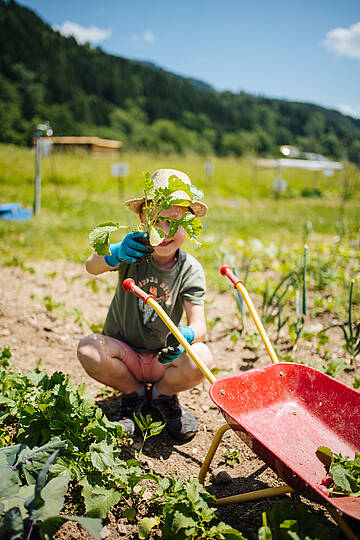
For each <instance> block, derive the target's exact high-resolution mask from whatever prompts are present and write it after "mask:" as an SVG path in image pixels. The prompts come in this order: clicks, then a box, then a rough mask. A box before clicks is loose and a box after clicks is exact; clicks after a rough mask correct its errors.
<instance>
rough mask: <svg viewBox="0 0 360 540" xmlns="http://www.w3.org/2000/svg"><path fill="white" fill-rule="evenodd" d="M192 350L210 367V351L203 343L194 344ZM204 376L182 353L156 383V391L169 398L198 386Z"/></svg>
mask: <svg viewBox="0 0 360 540" xmlns="http://www.w3.org/2000/svg"><path fill="white" fill-rule="evenodd" d="M191 348H192V349H194V351H195V352H196V353H197V354H198V356H199V357H200V358H201V360H202V361H203V362H204V364H205V365H206V366H207V367H208V368H209V369H210V368H211V367H212V355H211V352H210V349H209V348H208V347H207V346H206V345H205V344H204V343H194V344H193V345H192V346H191ZM203 378H204V375H203V374H202V373H201V371H200V370H199V368H198V367H197V365H196V364H195V363H194V361H193V360H192V359H191V358H190V357H189V356H188V355H187V354H186V352H184V353H183V354H182V355H181V356H179V358H178V359H177V360H175V361H174V362H173V363H172V364H170V365H169V367H168V369H167V370H166V372H165V374H164V376H163V377H162V378H161V379H160V380H159V381H158V382H157V383H156V389H157V390H158V392H159V393H160V394H164V395H166V396H171V395H173V394H177V393H178V392H183V391H184V390H189V389H190V388H194V386H196V385H198V384H199V383H200V382H201V381H202V379H203Z"/></svg>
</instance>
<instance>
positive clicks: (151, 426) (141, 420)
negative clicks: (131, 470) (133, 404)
mask: <svg viewBox="0 0 360 540" xmlns="http://www.w3.org/2000/svg"><path fill="white" fill-rule="evenodd" d="M134 420H135V422H136V423H137V425H138V426H139V428H140V431H141V435H142V438H143V441H142V445H141V448H140V450H139V454H138V457H140V456H141V454H142V451H143V448H144V444H145V442H146V441H147V439H150V437H154V436H155V435H159V434H160V433H161V432H162V430H163V429H164V427H165V424H162V423H161V422H154V420H153V419H152V418H151V415H150V414H147V415H146V416H143V415H142V414H141V413H139V417H137V416H136V414H135V413H134Z"/></svg>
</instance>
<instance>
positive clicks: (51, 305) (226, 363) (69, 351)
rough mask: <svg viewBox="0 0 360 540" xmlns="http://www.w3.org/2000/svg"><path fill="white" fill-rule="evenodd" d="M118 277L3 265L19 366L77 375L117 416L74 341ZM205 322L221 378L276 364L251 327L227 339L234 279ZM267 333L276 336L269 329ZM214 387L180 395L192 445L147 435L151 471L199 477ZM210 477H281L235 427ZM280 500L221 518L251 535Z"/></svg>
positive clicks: (128, 532) (268, 480)
mask: <svg viewBox="0 0 360 540" xmlns="http://www.w3.org/2000/svg"><path fill="white" fill-rule="evenodd" d="M116 280H117V275H116V273H108V274H106V275H103V276H100V277H99V278H94V277H93V276H90V275H89V274H87V273H86V271H85V270H84V268H83V267H82V266H80V265H78V264H73V263H69V262H65V261H62V260H57V261H53V262H47V263H33V264H30V263H29V264H27V265H26V266H23V267H19V266H9V267H4V266H3V267H0V293H1V294H0V347H4V346H9V347H10V350H11V352H12V359H11V361H12V363H13V366H14V367H15V368H16V369H19V370H21V371H22V372H24V373H27V372H28V371H29V370H30V369H32V368H35V367H37V368H41V369H45V370H46V371H47V372H48V374H51V373H52V372H54V371H62V372H64V373H70V374H71V375H72V377H73V379H74V380H75V381H76V382H77V383H81V382H85V383H86V384H87V386H88V389H89V390H90V392H91V393H92V394H93V396H94V397H95V399H96V401H97V402H98V404H99V406H101V407H102V408H103V410H104V411H105V412H106V414H107V415H108V416H109V418H110V419H111V417H112V415H114V414H115V411H116V406H117V402H118V395H119V394H118V393H116V392H114V391H112V389H109V388H106V387H104V386H103V385H102V384H99V383H97V382H96V381H93V380H92V379H90V378H89V377H88V376H87V375H86V373H85V372H84V371H83V370H82V368H81V366H80V364H79V362H78V361H77V358H76V348H77V344H78V342H79V340H80V339H81V338H82V337H84V336H85V335H87V334H89V333H91V331H90V329H89V325H88V323H91V324H100V323H102V322H103V321H104V319H105V316H106V312H107V308H108V306H109V303H110V301H111V298H112V295H113V293H114V290H115V286H116ZM255 303H256V302H255ZM46 304H47V308H46ZM216 318H218V319H216ZM207 319H208V321H209V336H208V345H209V347H210V349H211V351H212V354H213V357H214V364H215V367H216V368H217V369H218V370H219V371H218V375H217V377H223V376H228V375H232V374H236V373H239V372H242V371H246V370H248V369H252V368H254V367H261V366H264V365H266V364H268V363H269V358H268V356H267V354H266V351H265V349H264V347H263V346H261V347H259V348H258V349H256V350H250V349H248V348H246V347H245V346H244V339H243V335H244V333H243V334H242V335H241V336H240V338H239V339H238V341H233V340H231V338H230V335H231V333H232V331H233V330H234V328H239V321H238V318H237V315H236V305H235V302H234V300H233V297H232V293H231V287H230V284H229V292H226V293H223V294H220V293H219V292H215V291H209V292H208V303H207ZM216 320H217V322H216V324H214V323H215V321H216ZM332 322H334V321H333V320H332V319H331V316H330V315H329V314H328V315H327V316H323V317H322V316H320V317H319V316H318V317H317V318H316V320H315V319H314V320H309V321H308V322H307V328H309V329H310V330H312V331H313V332H318V331H319V330H321V329H322V328H324V327H325V326H327V325H328V324H331V323H332ZM246 325H247V329H248V331H254V330H255V328H254V327H253V323H252V321H251V320H250V318H248V319H247V322H246ZM269 337H270V339H273V338H274V336H272V334H271V331H270V332H269ZM341 338H342V335H341V334H340V333H339V334H337V333H336V332H335V334H334V337H332V339H331V340H330V343H329V344H328V345H327V349H329V350H331V351H332V353H333V354H334V357H335V358H336V357H337V356H344V351H343V349H342V339H341ZM276 346H277V348H278V349H279V350H281V351H282V352H283V353H286V352H287V351H288V350H289V347H290V343H289V341H287V340H286V339H285V337H284V338H282V337H280V340H279V342H278V343H277V345H276ZM291 354H292V356H293V357H294V358H296V359H297V360H298V361H301V360H304V361H305V362H306V363H307V364H311V363H312V362H316V361H321V359H320V357H319V356H318V354H317V352H316V340H315V341H312V342H307V341H304V342H301V343H300V344H299V346H298V348H297V350H296V352H293V351H292V352H291ZM349 368H350V366H349ZM355 376H360V367H359V366H358V367H357V368H356V369H353V368H352V369H349V370H346V371H345V372H344V373H342V374H341V376H340V377H338V378H339V379H340V380H342V381H343V382H345V383H346V384H348V385H349V386H352V382H353V381H354V378H355ZM208 389H209V384H208V383H207V382H206V381H205V382H203V383H202V384H200V385H199V386H198V387H197V388H194V389H192V390H190V391H186V392H183V393H182V394H181V400H182V402H183V403H184V404H185V405H186V406H187V407H188V408H190V409H191V410H192V411H193V413H194V414H195V415H196V417H197V419H198V421H199V432H198V434H197V435H196V436H195V437H194V438H193V439H192V440H191V441H189V442H187V443H185V444H179V443H175V442H174V440H172V438H171V437H170V436H169V435H168V434H167V433H166V432H162V433H161V434H160V435H159V436H157V437H155V438H153V439H150V440H149V441H147V443H146V445H145V449H144V453H143V457H142V460H143V465H144V468H148V469H153V470H154V472H155V473H158V474H161V475H163V474H168V475H170V474H172V473H175V474H176V475H178V476H179V477H180V479H183V480H186V479H189V478H195V477H197V475H198V473H199V468H200V466H201V464H202V463H203V460H204V456H205V454H206V452H207V449H208V447H209V445H210V443H211V441H212V439H213V437H214V434H215V433H216V431H217V430H218V428H219V427H220V426H221V425H223V424H224V420H223V418H222V415H221V413H220V411H219V409H218V408H217V407H216V406H215V405H214V404H213V402H212V401H211V399H210V397H209V393H208ZM136 448H139V441H137V440H135V441H133V443H132V446H130V448H129V449H128V450H127V452H128V454H129V455H128V456H124V457H125V458H129V457H131V456H132V452H133V451H134V449H136ZM229 449H236V450H238V451H239V455H240V458H241V461H240V464H239V465H236V466H235V467H230V466H228V465H226V464H225V463H224V461H223V456H224V454H225V453H226V452H227V451H228V450H229ZM221 471H226V473H227V474H224V473H221ZM219 472H220V474H219ZM208 476H209V478H207V487H208V489H209V491H211V492H212V493H213V494H214V495H216V496H219V497H223V496H226V495H232V494H235V493H238V492H241V491H247V490H254V489H259V488H265V487H268V486H277V485H280V484H281V482H280V480H279V479H278V477H277V476H276V475H275V474H274V473H273V472H272V471H271V470H270V469H269V468H267V467H266V466H265V465H264V463H263V462H262V461H261V460H259V459H258V458H257V456H256V455H255V454H253V453H252V451H251V450H250V449H249V448H248V447H247V446H246V445H245V444H244V443H243V442H242V441H241V440H240V439H239V438H238V437H237V436H236V435H235V434H234V433H233V432H232V431H231V430H230V431H229V432H227V434H226V435H225V436H224V439H223V442H222V444H221V446H220V447H219V449H218V452H217V454H216V456H215V458H214V461H213V464H212V469H211V471H210V474H209V475H208ZM288 497H290V498H291V499H292V500H293V501H294V502H299V501H300V500H302V501H303V502H306V504H309V505H310V503H309V502H308V501H306V500H305V499H303V498H300V497H299V496H298V495H296V494H292V495H291V496H290V495H289V496H288ZM273 503H274V500H271V499H267V500H260V501H254V502H249V503H243V504H241V505H240V504H237V505H228V506H224V507H220V508H219V518H220V519H221V520H223V521H225V522H226V523H228V524H230V525H232V526H233V527H235V528H236V529H238V530H239V531H241V532H242V533H243V535H244V536H245V537H246V538H248V539H255V538H258V535H257V531H258V528H259V527H260V526H261V524H262V512H264V511H268V512H269V511H270V509H271V506H272V504H273ZM312 507H313V509H314V510H315V511H316V512H318V515H319V520H321V519H323V516H325V519H327V520H329V523H330V522H331V520H330V518H329V516H328V515H327V514H326V513H324V512H323V509H321V508H320V507H317V506H316V505H312ZM104 525H105V526H104V528H103V531H102V536H103V538H108V539H109V540H112V539H114V540H115V539H122V538H129V539H136V538H138V537H137V533H136V526H135V525H132V524H131V523H129V522H128V521H127V520H125V519H123V518H121V513H120V512H117V511H116V509H114V511H113V512H112V513H110V514H109V516H108V518H106V519H105V520H104ZM155 536H156V535H155ZM155 536H153V538H154V537H155ZM55 538H57V539H62V540H65V539H67V540H70V539H81V540H84V539H87V538H90V536H89V535H88V534H87V533H86V532H84V531H83V530H82V529H81V527H80V526H78V525H77V524H74V523H66V524H64V525H63V526H62V527H61V528H60V529H59V531H58V532H57V533H56V536H55Z"/></svg>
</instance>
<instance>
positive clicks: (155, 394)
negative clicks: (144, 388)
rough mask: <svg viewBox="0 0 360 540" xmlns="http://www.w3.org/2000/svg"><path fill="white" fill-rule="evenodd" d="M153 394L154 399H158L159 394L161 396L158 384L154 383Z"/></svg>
mask: <svg viewBox="0 0 360 540" xmlns="http://www.w3.org/2000/svg"><path fill="white" fill-rule="evenodd" d="M151 395H152V398H153V399H157V398H158V397H159V396H161V394H160V392H159V390H158V389H157V388H156V384H153V386H152V389H151Z"/></svg>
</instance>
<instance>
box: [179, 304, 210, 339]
mask: <svg viewBox="0 0 360 540" xmlns="http://www.w3.org/2000/svg"><path fill="white" fill-rule="evenodd" d="M184 308H185V313H186V318H187V322H188V325H189V326H190V327H191V328H192V329H193V331H194V334H195V337H194V341H193V343H195V342H196V341H204V340H205V338H206V319H205V309H204V306H200V305H198V304H192V303H191V302H189V301H188V300H184Z"/></svg>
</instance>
